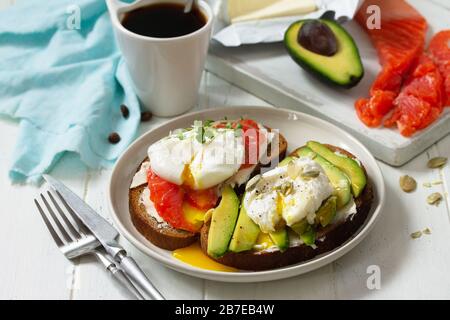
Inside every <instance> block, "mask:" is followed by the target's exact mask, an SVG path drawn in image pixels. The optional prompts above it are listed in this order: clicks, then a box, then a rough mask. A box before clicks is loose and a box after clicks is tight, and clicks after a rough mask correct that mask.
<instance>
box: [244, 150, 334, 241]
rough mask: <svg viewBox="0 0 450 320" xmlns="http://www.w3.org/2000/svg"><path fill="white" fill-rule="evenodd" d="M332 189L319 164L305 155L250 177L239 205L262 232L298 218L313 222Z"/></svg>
mask: <svg viewBox="0 0 450 320" xmlns="http://www.w3.org/2000/svg"><path fill="white" fill-rule="evenodd" d="M332 193H333V187H332V185H331V183H330V180H329V178H328V177H327V175H326V174H325V172H324V170H323V169H322V167H321V166H320V165H319V164H317V163H316V162H315V161H313V160H312V159H310V158H308V157H301V158H296V159H293V160H292V161H291V162H289V163H288V164H287V165H285V166H281V167H276V168H274V169H272V170H270V171H267V172H266V173H264V174H262V175H258V176H255V177H254V178H252V179H251V180H250V181H249V182H248V183H247V187H246V193H245V196H244V199H243V205H244V206H245V209H246V211H247V214H248V216H249V217H250V218H251V219H252V220H253V222H255V223H256V224H257V225H258V226H259V227H260V229H261V231H262V232H264V233H268V232H273V231H275V230H276V229H277V228H278V227H279V226H283V225H284V224H286V225H287V226H292V225H294V224H296V223H297V222H300V221H301V220H302V219H305V218H306V219H307V220H308V222H309V223H310V224H313V223H314V219H315V215H316V211H317V210H318V209H319V208H320V206H321V205H322V202H323V201H324V200H326V199H327V198H328V197H330V196H331V195H332Z"/></svg>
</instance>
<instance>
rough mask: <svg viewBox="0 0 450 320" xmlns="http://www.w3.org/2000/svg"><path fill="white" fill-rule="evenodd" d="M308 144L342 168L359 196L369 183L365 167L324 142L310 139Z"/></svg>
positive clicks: (354, 191) (354, 192) (354, 193)
mask: <svg viewBox="0 0 450 320" xmlns="http://www.w3.org/2000/svg"><path fill="white" fill-rule="evenodd" d="M306 145H307V146H308V147H309V148H310V149H311V150H313V151H314V152H316V153H317V154H319V155H320V156H322V157H323V158H325V159H326V160H328V161H329V162H331V163H332V164H334V165H335V166H336V167H338V168H339V169H341V170H342V171H343V172H344V173H345V174H346V175H347V177H348V178H349V179H350V182H351V185H352V192H353V195H354V196H355V198H357V197H359V195H360V194H361V192H362V191H363V190H364V187H365V186H366V184H367V178H366V174H365V173H364V170H363V168H362V167H361V166H360V165H359V164H358V162H356V161H355V160H354V159H352V158H349V157H346V156H343V155H338V154H336V153H334V152H333V151H331V150H330V149H328V148H327V147H326V146H324V145H323V144H321V143H319V142H316V141H309V142H308V143H307V144H306Z"/></svg>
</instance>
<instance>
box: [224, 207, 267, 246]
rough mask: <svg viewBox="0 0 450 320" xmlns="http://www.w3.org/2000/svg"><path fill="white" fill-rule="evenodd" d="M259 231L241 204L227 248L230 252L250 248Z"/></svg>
mask: <svg viewBox="0 0 450 320" xmlns="http://www.w3.org/2000/svg"><path fill="white" fill-rule="evenodd" d="M260 232H261V230H260V229H259V226H258V225H257V224H256V223H254V222H253V220H252V219H251V218H250V217H249V216H248V214H247V211H246V210H245V207H244V206H243V205H242V206H241V210H240V212H239V217H238V221H237V223H236V227H235V228H234V232H233V237H232V238H231V242H230V246H229V250H230V251H231V252H242V251H247V250H251V249H252V248H253V246H254V245H255V243H256V240H257V239H258V235H259V233H260Z"/></svg>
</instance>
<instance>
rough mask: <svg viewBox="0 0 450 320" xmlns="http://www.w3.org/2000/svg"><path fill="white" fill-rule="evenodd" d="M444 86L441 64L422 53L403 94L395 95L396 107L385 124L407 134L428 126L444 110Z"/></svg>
mask: <svg viewBox="0 0 450 320" xmlns="http://www.w3.org/2000/svg"><path fill="white" fill-rule="evenodd" d="M442 89H443V79H442V76H441V74H440V72H439V70H438V67H437V66H436V64H435V63H434V62H433V60H432V59H431V58H430V57H428V56H427V55H426V54H422V56H421V57H420V59H419V61H418V63H417V64H416V66H415V67H414V68H413V70H411V72H410V73H409V75H408V76H407V77H406V79H405V81H404V84H403V87H402V89H401V91H400V94H399V95H398V96H397V97H396V98H395V99H394V101H393V105H394V106H395V109H394V111H393V113H392V114H391V115H390V117H389V118H388V119H387V120H385V121H384V125H385V126H386V127H391V126H395V125H396V126H397V127H398V129H399V131H400V133H401V134H402V135H403V136H406V137H410V136H412V135H413V134H414V133H415V132H417V131H418V130H421V129H423V128H426V127H428V126H429V125H430V124H431V123H433V122H434V121H435V120H436V119H437V118H438V117H439V116H440V115H441V113H442V106H443V99H444V94H443V90H442Z"/></svg>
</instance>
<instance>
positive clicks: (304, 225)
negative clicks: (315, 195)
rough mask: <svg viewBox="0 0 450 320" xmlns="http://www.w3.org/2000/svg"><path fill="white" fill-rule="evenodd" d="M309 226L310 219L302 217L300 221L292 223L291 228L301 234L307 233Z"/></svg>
mask: <svg viewBox="0 0 450 320" xmlns="http://www.w3.org/2000/svg"><path fill="white" fill-rule="evenodd" d="M308 227H309V223H308V220H306V219H302V220H300V221H299V222H297V223H296V224H294V225H292V226H291V227H290V228H291V229H292V230H294V232H295V233H296V234H298V235H299V236H300V235H302V234H303V233H305V231H306V230H307V229H308Z"/></svg>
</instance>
